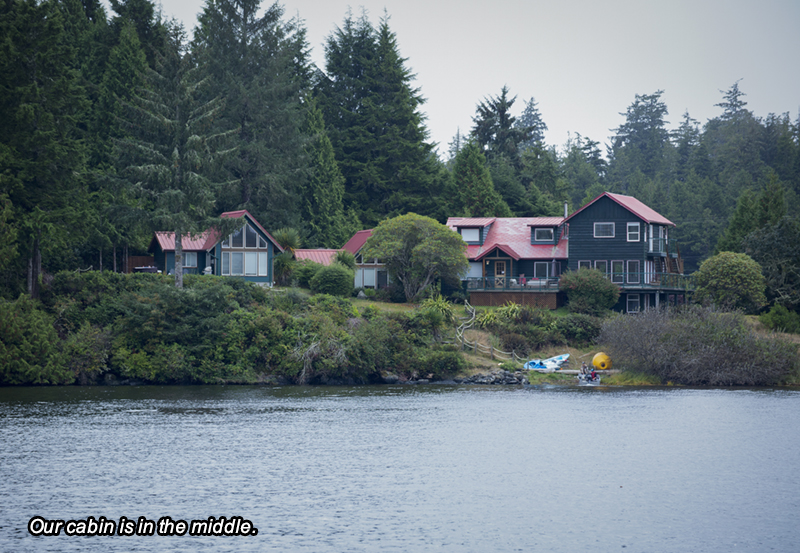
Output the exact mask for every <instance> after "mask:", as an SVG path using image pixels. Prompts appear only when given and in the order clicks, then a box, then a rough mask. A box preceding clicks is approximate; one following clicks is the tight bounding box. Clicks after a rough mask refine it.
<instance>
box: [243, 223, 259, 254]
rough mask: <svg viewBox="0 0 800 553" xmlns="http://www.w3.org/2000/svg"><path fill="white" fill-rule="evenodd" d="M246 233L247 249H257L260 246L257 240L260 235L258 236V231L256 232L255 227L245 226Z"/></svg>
mask: <svg viewBox="0 0 800 553" xmlns="http://www.w3.org/2000/svg"><path fill="white" fill-rule="evenodd" d="M244 231H245V238H246V240H245V247H246V248H255V247H256V245H257V244H258V240H257V238H258V235H257V234H256V231H254V230H253V227H251V226H250V225H245V226H244Z"/></svg>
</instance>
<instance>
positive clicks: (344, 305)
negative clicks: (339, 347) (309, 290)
mask: <svg viewBox="0 0 800 553" xmlns="http://www.w3.org/2000/svg"><path fill="white" fill-rule="evenodd" d="M308 305H309V306H310V307H311V310H312V311H314V312H317V313H325V314H326V315H327V316H329V317H330V318H331V319H332V320H333V322H334V323H336V324H337V325H340V326H341V325H344V323H345V322H347V320H348V319H352V318H354V317H358V310H357V309H356V308H355V306H354V305H353V304H352V303H350V300H349V299H348V298H342V297H337V296H330V295H328V294H317V295H315V296H313V297H312V298H309V300H308Z"/></svg>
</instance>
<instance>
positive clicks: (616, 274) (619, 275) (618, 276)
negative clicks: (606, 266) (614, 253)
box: [611, 259, 625, 284]
mask: <svg viewBox="0 0 800 553" xmlns="http://www.w3.org/2000/svg"><path fill="white" fill-rule="evenodd" d="M615 263H619V264H620V268H621V269H622V271H615V270H614V264H615ZM611 282H613V283H614V284H625V262H624V261H623V260H621V259H613V260H611Z"/></svg>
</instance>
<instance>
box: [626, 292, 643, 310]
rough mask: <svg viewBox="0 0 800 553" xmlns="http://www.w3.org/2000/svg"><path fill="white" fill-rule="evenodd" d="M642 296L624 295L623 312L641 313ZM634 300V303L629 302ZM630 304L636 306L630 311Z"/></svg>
mask: <svg viewBox="0 0 800 553" xmlns="http://www.w3.org/2000/svg"><path fill="white" fill-rule="evenodd" d="M641 296H642V295H641V294H625V311H626V312H627V313H641V311H642V297H641ZM634 298H635V299H636V301H635V302H632V301H631V300H633V299H634ZM631 303H635V304H636V309H631Z"/></svg>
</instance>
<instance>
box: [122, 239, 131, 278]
mask: <svg viewBox="0 0 800 553" xmlns="http://www.w3.org/2000/svg"><path fill="white" fill-rule="evenodd" d="M128 263H129V262H128V245H127V244H125V246H123V248H122V270H123V271H124V272H125V274H128Z"/></svg>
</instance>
